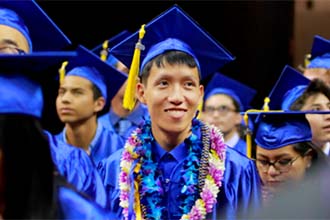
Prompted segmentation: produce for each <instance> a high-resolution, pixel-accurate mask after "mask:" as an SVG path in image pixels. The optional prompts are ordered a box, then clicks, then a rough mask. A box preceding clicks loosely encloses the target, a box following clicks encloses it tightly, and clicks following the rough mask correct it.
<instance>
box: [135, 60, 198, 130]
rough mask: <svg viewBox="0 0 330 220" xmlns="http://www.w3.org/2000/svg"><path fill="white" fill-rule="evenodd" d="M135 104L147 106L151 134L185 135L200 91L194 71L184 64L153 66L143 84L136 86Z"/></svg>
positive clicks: (195, 71) (196, 74)
mask: <svg viewBox="0 0 330 220" xmlns="http://www.w3.org/2000/svg"><path fill="white" fill-rule="evenodd" d="M137 93H138V97H139V100H140V101H141V102H142V103H145V104H146V105H147V106H148V111H149V114H150V117H151V120H152V127H153V129H155V130H153V132H161V133H162V132H172V133H180V132H185V131H186V132H187V131H189V130H190V127H191V120H192V119H193V118H194V117H195V115H196V111H197V107H198V104H199V101H201V100H202V96H203V93H204V88H203V86H202V85H200V83H199V74H198V69H197V68H190V67H188V66H187V65H184V64H175V65H170V64H168V63H165V65H164V66H163V67H161V68H158V67H157V66H155V65H153V66H152V68H151V70H150V75H149V77H148V79H147V82H146V84H145V85H144V84H142V83H139V84H138V85H137Z"/></svg>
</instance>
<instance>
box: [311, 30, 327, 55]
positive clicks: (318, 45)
mask: <svg viewBox="0 0 330 220" xmlns="http://www.w3.org/2000/svg"><path fill="white" fill-rule="evenodd" d="M326 53H330V41H329V40H327V39H325V38H323V37H321V36H319V35H315V36H314V41H313V46H312V50H311V59H314V58H315V57H318V56H322V55H323V54H326Z"/></svg>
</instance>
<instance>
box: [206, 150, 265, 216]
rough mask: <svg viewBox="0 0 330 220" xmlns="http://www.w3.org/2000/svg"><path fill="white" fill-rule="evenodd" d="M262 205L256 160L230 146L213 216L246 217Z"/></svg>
mask: <svg viewBox="0 0 330 220" xmlns="http://www.w3.org/2000/svg"><path fill="white" fill-rule="evenodd" d="M260 207H261V183H260V177H259V174H258V171H257V168H256V166H255V163H254V161H253V160H250V159H248V158H247V157H245V156H244V155H242V154H240V153H238V152H237V151H235V150H233V149H231V148H229V147H228V148H227V154H226V162H225V176H224V180H223V186H222V187H221V188H220V194H219V196H218V202H217V206H216V210H215V212H214V213H213V217H212V218H213V219H220V218H226V219H237V218H244V216H245V217H246V216H248V215H250V214H251V213H253V212H255V211H256V210H258V208H260Z"/></svg>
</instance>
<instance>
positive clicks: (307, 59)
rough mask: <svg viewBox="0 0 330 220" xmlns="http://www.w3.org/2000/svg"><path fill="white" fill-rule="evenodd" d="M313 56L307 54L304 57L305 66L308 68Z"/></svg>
mask: <svg viewBox="0 0 330 220" xmlns="http://www.w3.org/2000/svg"><path fill="white" fill-rule="evenodd" d="M311 57H312V55H311V54H306V55H305V59H304V68H307V66H308V65H309V64H310V62H311V60H310V59H311Z"/></svg>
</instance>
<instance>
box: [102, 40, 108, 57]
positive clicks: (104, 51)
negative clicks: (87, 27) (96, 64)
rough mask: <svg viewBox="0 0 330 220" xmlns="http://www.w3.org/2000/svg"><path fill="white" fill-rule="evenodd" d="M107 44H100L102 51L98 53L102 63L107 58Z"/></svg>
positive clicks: (106, 42) (106, 41) (105, 42)
mask: <svg viewBox="0 0 330 220" xmlns="http://www.w3.org/2000/svg"><path fill="white" fill-rule="evenodd" d="M108 43H109V41H108V40H105V41H104V42H103V44H102V50H101V52H100V58H101V60H103V61H106V60H107V58H108V46H109V45H108Z"/></svg>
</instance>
